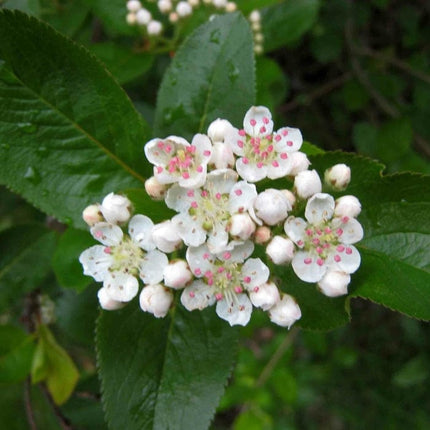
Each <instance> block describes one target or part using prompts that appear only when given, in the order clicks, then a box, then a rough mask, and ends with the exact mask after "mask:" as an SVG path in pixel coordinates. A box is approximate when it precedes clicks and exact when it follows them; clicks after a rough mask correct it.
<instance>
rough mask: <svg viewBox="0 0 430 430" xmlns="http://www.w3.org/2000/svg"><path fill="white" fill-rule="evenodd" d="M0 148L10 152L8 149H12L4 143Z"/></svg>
mask: <svg viewBox="0 0 430 430" xmlns="http://www.w3.org/2000/svg"><path fill="white" fill-rule="evenodd" d="M0 148H1V149H6V150H8V149H10V145H9V144H8V143H2V144H0Z"/></svg>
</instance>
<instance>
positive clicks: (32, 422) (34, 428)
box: [24, 377, 37, 430]
mask: <svg viewBox="0 0 430 430" xmlns="http://www.w3.org/2000/svg"><path fill="white" fill-rule="evenodd" d="M30 390H31V382H30V377H28V378H27V379H26V381H25V385H24V403H25V413H26V415H27V421H28V425H29V426H30V429H31V430H37V425H36V420H35V419H34V411H33V405H32V404H31V395H30Z"/></svg>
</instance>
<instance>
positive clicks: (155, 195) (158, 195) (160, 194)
mask: <svg viewBox="0 0 430 430" xmlns="http://www.w3.org/2000/svg"><path fill="white" fill-rule="evenodd" d="M145 191H146V192H147V193H148V195H149V197H151V198H152V199H154V200H164V198H165V197H166V192H167V186H166V185H165V184H160V183H159V182H158V181H157V178H156V177H155V176H151V177H150V178H148V179H147V180H146V181H145Z"/></svg>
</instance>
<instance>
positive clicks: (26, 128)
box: [17, 122, 38, 134]
mask: <svg viewBox="0 0 430 430" xmlns="http://www.w3.org/2000/svg"><path fill="white" fill-rule="evenodd" d="M17 127H18V128H19V129H20V130H21V131H23V132H24V133H28V134H32V133H35V132H36V131H37V128H38V126H37V124H32V123H31V122H21V123H19V124H17Z"/></svg>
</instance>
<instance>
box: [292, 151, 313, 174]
mask: <svg viewBox="0 0 430 430" xmlns="http://www.w3.org/2000/svg"><path fill="white" fill-rule="evenodd" d="M289 159H290V163H291V170H290V173H289V175H290V176H296V175H298V174H299V173H300V172H303V171H304V170H308V167H309V166H310V164H311V162H310V161H309V160H308V157H307V156H306V154H304V153H303V152H300V151H297V152H293V153H292V154H290V155H289Z"/></svg>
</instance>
